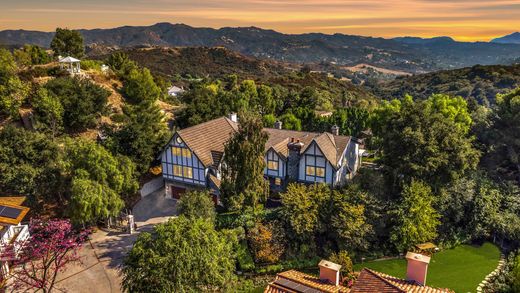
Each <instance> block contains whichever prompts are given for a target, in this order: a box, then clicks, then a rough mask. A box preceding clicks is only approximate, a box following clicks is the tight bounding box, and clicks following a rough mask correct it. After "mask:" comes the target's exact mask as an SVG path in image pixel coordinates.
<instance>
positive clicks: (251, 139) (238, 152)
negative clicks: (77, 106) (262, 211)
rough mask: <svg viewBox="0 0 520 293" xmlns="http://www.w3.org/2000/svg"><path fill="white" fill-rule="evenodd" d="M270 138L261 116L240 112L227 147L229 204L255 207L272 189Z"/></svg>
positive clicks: (225, 184)
mask: <svg viewBox="0 0 520 293" xmlns="http://www.w3.org/2000/svg"><path fill="white" fill-rule="evenodd" d="M267 139H268V135H267V133H265V132H264V131H263V124H262V119H261V118H260V117H259V116H256V115H254V114H250V113H242V114H241V115H240V123H239V125H238V131H237V132H236V133H235V134H234V135H233V136H232V137H231V139H230V140H229V141H228V142H227V143H226V145H225V148H224V154H225V158H224V160H225V167H224V168H223V170H222V171H223V180H222V197H223V200H224V202H225V204H226V206H227V207H228V208H230V209H240V208H243V207H245V206H252V207H253V208H254V207H255V206H256V205H257V204H258V202H259V201H260V200H265V198H266V195H267V192H268V190H267V188H268V186H267V183H266V182H265V180H264V168H265V162H264V154H265V152H264V151H265V150H264V148H265V143H266V142H267Z"/></svg>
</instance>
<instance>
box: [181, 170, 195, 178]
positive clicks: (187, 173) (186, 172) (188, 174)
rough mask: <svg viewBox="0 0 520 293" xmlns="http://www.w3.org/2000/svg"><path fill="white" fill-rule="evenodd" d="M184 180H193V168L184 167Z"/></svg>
mask: <svg viewBox="0 0 520 293" xmlns="http://www.w3.org/2000/svg"><path fill="white" fill-rule="evenodd" d="M182 169H183V171H184V178H193V169H192V168H191V167H183V168H182Z"/></svg>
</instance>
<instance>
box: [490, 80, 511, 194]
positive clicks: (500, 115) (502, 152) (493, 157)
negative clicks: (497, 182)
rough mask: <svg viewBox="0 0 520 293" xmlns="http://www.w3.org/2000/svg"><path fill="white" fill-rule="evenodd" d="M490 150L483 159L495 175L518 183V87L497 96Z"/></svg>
mask: <svg viewBox="0 0 520 293" xmlns="http://www.w3.org/2000/svg"><path fill="white" fill-rule="evenodd" d="M490 132H491V135H492V139H491V140H490V142H489V144H490V148H491V150H492V152H491V153H490V154H489V156H487V157H486V158H485V160H484V162H485V166H487V167H488V169H489V170H490V171H491V172H492V174H494V175H495V176H496V177H499V178H505V179H507V180H513V181H515V182H516V184H517V185H520V88H518V89H516V90H514V91H511V92H509V93H507V94H503V95H498V96H497V109H496V117H495V119H494V127H493V129H492V130H491V131H490Z"/></svg>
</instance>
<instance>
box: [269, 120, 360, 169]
mask: <svg viewBox="0 0 520 293" xmlns="http://www.w3.org/2000/svg"><path fill="white" fill-rule="evenodd" d="M264 130H265V131H266V132H267V133H268V134H269V139H268V140H267V143H266V145H265V149H266V150H268V149H270V148H273V149H274V150H275V151H276V152H277V153H278V154H279V155H280V156H282V158H283V159H286V158H287V156H288V152H289V151H288V149H287V144H288V143H289V140H290V139H292V138H294V139H296V140H299V141H300V142H301V143H303V148H302V149H301V152H300V153H302V154H303V153H304V152H305V151H306V150H307V148H309V147H310V146H311V145H312V143H313V142H315V143H316V144H317V145H318V147H319V148H320V150H321V151H322V153H323V155H324V156H325V158H326V159H327V160H328V161H329V162H330V164H331V165H332V166H333V167H334V168H338V167H339V165H340V162H339V160H340V158H341V155H342V154H343V152H344V151H345V148H346V147H347V145H348V143H349V142H350V139H351V137H350V136H343V135H333V134H331V133H329V132H323V133H319V132H307V131H294V130H285V129H274V128H265V129H264Z"/></svg>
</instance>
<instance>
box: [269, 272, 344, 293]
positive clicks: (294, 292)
mask: <svg viewBox="0 0 520 293" xmlns="http://www.w3.org/2000/svg"><path fill="white" fill-rule="evenodd" d="M299 292H306V293H307V292H308V293H319V292H323V293H346V292H349V289H348V288H347V287H344V286H341V285H340V286H335V285H332V284H330V283H327V282H324V281H322V280H320V279H319V278H318V277H315V276H311V275H307V274H305V273H302V272H298V271H295V270H290V271H286V272H282V273H279V274H277V275H276V279H275V280H274V281H273V282H271V283H269V285H268V286H267V288H266V289H265V291H264V293H299Z"/></svg>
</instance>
